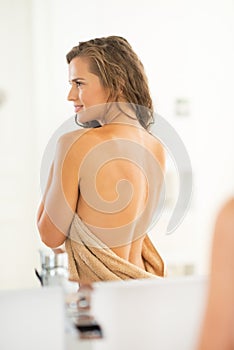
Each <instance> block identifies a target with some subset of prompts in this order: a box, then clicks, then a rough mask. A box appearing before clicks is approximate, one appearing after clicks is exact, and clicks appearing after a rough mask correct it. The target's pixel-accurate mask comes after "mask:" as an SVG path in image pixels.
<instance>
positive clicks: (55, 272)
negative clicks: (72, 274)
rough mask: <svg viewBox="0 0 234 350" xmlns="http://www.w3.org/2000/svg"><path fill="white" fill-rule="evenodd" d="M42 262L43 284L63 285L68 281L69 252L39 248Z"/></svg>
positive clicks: (41, 275) (41, 277) (41, 278)
mask: <svg viewBox="0 0 234 350" xmlns="http://www.w3.org/2000/svg"><path fill="white" fill-rule="evenodd" d="M39 252H40V262H41V274H40V280H41V284H42V286H62V287H64V286H65V285H66V283H67V281H68V258H67V253H66V252H63V253H59V254H55V253H54V252H53V251H45V250H39Z"/></svg>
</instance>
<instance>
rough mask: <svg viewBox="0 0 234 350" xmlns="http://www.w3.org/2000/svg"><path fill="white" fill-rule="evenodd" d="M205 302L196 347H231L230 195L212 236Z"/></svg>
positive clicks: (233, 239) (233, 231) (233, 212)
mask: <svg viewBox="0 0 234 350" xmlns="http://www.w3.org/2000/svg"><path fill="white" fill-rule="evenodd" d="M211 260H212V264H211V273H210V286H209V295H208V304H207V309H206V314H205V320H204V325H203V330H202V335H201V340H200V347H199V350H231V349H233V348H234V343H233V339H234V336H233V332H234V199H232V200H230V201H229V202H228V203H227V204H226V205H225V206H224V207H223V209H222V210H221V212H220V214H219V216H218V219H217V223H216V227H215V233H214V238H213V249H212V259H211Z"/></svg>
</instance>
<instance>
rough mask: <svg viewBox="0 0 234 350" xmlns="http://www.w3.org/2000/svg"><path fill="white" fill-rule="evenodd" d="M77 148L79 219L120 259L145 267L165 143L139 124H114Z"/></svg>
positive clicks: (84, 137)
mask: <svg viewBox="0 0 234 350" xmlns="http://www.w3.org/2000/svg"><path fill="white" fill-rule="evenodd" d="M74 150H75V152H76V153H77V155H78V158H79V161H78V164H79V165H78V167H79V169H77V171H78V174H79V175H78V176H79V193H78V205H77V208H76V212H77V214H78V216H79V217H80V218H81V219H82V221H83V222H84V223H85V224H86V225H87V226H88V227H89V229H90V230H91V231H92V232H93V233H94V234H96V235H97V236H98V237H99V238H100V239H101V240H102V241H103V242H104V243H106V244H107V245H108V246H109V247H110V248H111V249H112V250H113V251H114V252H115V253H116V254H117V255H118V256H120V257H122V258H124V259H126V260H128V261H129V262H131V263H133V264H135V265H137V266H140V267H141V268H144V264H143V261H142V257H141V252H142V243H143V240H144V237H145V234H146V231H147V229H148V227H149V225H150V223H151V221H152V217H153V214H154V213H155V210H156V207H157V205H158V195H159V192H160V188H161V183H162V176H163V173H162V172H163V168H164V152H163V148H162V146H161V144H160V143H159V142H158V141H157V140H156V139H155V138H154V137H153V136H152V135H150V134H149V133H148V132H146V131H145V130H144V129H143V128H141V127H139V126H138V127H136V126H134V125H127V124H118V123H113V124H108V125H104V126H103V127H101V128H96V129H92V130H88V131H85V132H84V133H83V134H82V136H81V137H79V139H78V140H77V141H76V142H75V143H74ZM118 186H119V187H118Z"/></svg>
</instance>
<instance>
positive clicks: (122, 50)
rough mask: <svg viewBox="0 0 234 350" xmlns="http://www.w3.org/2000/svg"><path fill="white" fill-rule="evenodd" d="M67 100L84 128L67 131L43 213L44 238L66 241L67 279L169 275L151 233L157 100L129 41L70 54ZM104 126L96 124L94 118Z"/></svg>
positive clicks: (88, 45) (156, 187) (157, 171)
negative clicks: (152, 130)
mask: <svg viewBox="0 0 234 350" xmlns="http://www.w3.org/2000/svg"><path fill="white" fill-rule="evenodd" d="M67 62H68V64H69V82H70V84H71V89H70V92H69V94H68V100H69V101H71V102H72V103H73V105H74V108H75V113H76V121H77V123H78V124H79V125H83V126H85V127H86V128H84V129H82V130H76V131H74V132H70V133H68V134H65V135H63V136H62V137H61V138H60V139H59V141H58V144H57V150H56V154H55V159H54V162H53V164H52V167H51V170H50V176H49V179H48V182H47V187H46V190H45V193H44V196H43V200H42V203H41V205H40V208H39V211H38V218H37V221H38V229H39V232H40V235H41V239H42V241H43V242H44V243H45V244H46V245H48V246H49V247H51V248H56V247H58V246H60V245H61V244H63V243H64V242H65V244H66V250H67V252H68V257H69V268H70V278H71V279H74V280H78V281H81V280H83V281H87V282H92V281H99V280H115V279H128V278H150V277H155V275H158V276H163V275H164V265H163V261H162V259H161V257H160V255H159V254H158V252H157V251H156V249H155V248H154V247H153V245H152V243H151V241H150V240H149V237H148V236H147V230H148V229H149V226H150V224H151V223H152V220H153V219H154V216H155V212H156V209H157V207H158V201H159V194H160V190H161V186H162V181H163V170H164V162H165V161H164V151H163V148H162V145H161V144H160V143H159V142H158V141H157V140H156V138H155V137H153V136H152V135H151V134H150V132H149V127H150V124H152V123H153V121H154V120H153V109H152V100H151V97H150V93H149V88H148V84H147V79H146V76H145V73H144V68H143V65H142V63H141V62H140V60H139V58H138V57H137V55H136V54H135V52H134V51H133V50H132V48H131V46H130V45H129V43H128V42H127V41H126V40H125V39H124V38H121V37H118V36H110V37H106V38H99V39H94V40H90V41H87V42H81V43H80V44H79V45H78V46H76V47H74V48H73V49H72V50H71V51H70V52H69V53H68V54H67ZM94 122H95V123H97V122H98V123H99V124H100V126H101V127H98V128H91V127H89V126H92V123H94Z"/></svg>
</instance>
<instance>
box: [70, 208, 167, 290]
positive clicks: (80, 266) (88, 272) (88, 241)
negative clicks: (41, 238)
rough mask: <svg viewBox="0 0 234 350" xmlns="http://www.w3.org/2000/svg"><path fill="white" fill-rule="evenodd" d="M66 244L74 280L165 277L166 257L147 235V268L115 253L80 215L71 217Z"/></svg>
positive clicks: (144, 248) (91, 280)
mask: <svg viewBox="0 0 234 350" xmlns="http://www.w3.org/2000/svg"><path fill="white" fill-rule="evenodd" d="M65 247H66V251H67V254H68V263H69V279H70V280H73V281H77V282H82V283H83V282H84V283H86V282H87V283H91V282H99V281H111V280H127V279H142V278H156V277H157V276H160V277H163V276H164V263H163V260H162V258H161V257H160V255H159V253H158V252H157V250H156V249H155V247H154V245H153V244H152V242H151V240H150V238H149V237H148V235H146V236H145V238H144V241H143V246H142V259H143V262H144V266H145V270H144V269H142V268H140V267H138V266H136V265H134V264H132V263H130V262H129V261H127V260H125V259H123V258H121V257H119V256H118V255H117V254H115V253H114V252H113V251H112V250H111V249H110V248H109V247H108V246H107V245H105V244H104V243H103V242H102V241H101V240H99V239H98V238H97V237H96V236H95V235H94V234H93V233H92V232H91V231H90V229H89V228H88V227H87V226H86V225H85V224H84V223H83V222H82V220H81V219H80V218H79V216H78V215H77V214H75V215H74V218H73V220H72V223H71V226H70V231H69V236H68V237H67V238H66V241H65Z"/></svg>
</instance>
